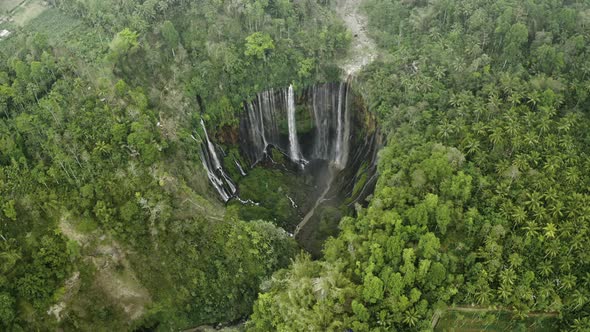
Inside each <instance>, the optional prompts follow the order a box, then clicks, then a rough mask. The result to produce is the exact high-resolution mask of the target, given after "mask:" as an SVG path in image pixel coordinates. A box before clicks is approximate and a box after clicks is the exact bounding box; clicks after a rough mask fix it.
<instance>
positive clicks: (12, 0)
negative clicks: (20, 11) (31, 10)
mask: <svg viewBox="0 0 590 332" xmlns="http://www.w3.org/2000/svg"><path fill="white" fill-rule="evenodd" d="M22 1H23V0H2V1H0V16H2V14H3V13H6V12H9V11H11V10H13V9H14V8H15V7H16V6H18V5H19V4H20V3H21V2H22Z"/></svg>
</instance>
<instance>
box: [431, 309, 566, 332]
mask: <svg viewBox="0 0 590 332" xmlns="http://www.w3.org/2000/svg"><path fill="white" fill-rule="evenodd" d="M434 331H435V332H475V331H494V332H509V331H510V332H512V331H523V332H524V331H526V332H553V331H558V330H557V328H556V327H555V318H554V317H547V316H534V317H528V318H526V319H524V320H519V319H517V318H515V317H513V315H511V314H510V313H507V312H493V311H488V312H457V311H448V312H447V313H446V314H445V315H444V316H443V317H441V318H440V320H439V321H438V324H437V325H436V328H435V329H434Z"/></svg>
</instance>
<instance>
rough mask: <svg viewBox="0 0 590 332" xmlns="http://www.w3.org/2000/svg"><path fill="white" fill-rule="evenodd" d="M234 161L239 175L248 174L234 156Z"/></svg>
mask: <svg viewBox="0 0 590 332" xmlns="http://www.w3.org/2000/svg"><path fill="white" fill-rule="evenodd" d="M234 163H235V164H236V166H237V167H238V171H240V175H241V176H246V175H248V174H246V172H244V169H243V168H242V165H240V163H239V162H238V161H237V160H236V159H235V158H234Z"/></svg>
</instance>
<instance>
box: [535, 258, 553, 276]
mask: <svg viewBox="0 0 590 332" xmlns="http://www.w3.org/2000/svg"><path fill="white" fill-rule="evenodd" d="M538 269H539V274H540V275H542V276H544V277H548V276H549V275H550V274H551V273H553V264H552V263H551V262H550V261H548V260H544V261H542V262H541V263H539V266H538Z"/></svg>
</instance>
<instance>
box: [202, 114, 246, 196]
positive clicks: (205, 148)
mask: <svg viewBox="0 0 590 332" xmlns="http://www.w3.org/2000/svg"><path fill="white" fill-rule="evenodd" d="M201 127H202V128H203V133H204V135H205V142H202V144H201V162H202V163H203V167H204V168H205V170H206V171H207V177H208V178H209V182H211V184H213V187H215V190H217V192H218V193H219V196H221V199H222V200H223V201H224V202H227V201H229V200H230V199H231V198H232V197H234V196H236V194H237V192H238V188H237V187H236V185H235V184H234V182H233V181H232V179H231V178H230V177H229V176H228V175H227V173H225V170H224V169H223V167H222V166H221V162H220V161H219V157H218V156H217V151H216V150H215V146H214V145H213V143H212V142H211V140H210V139H209V134H208V133H207V128H206V127H205V122H203V119H201ZM192 138H193V139H194V140H195V141H197V142H198V140H197V139H196V138H195V137H194V136H192Z"/></svg>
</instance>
